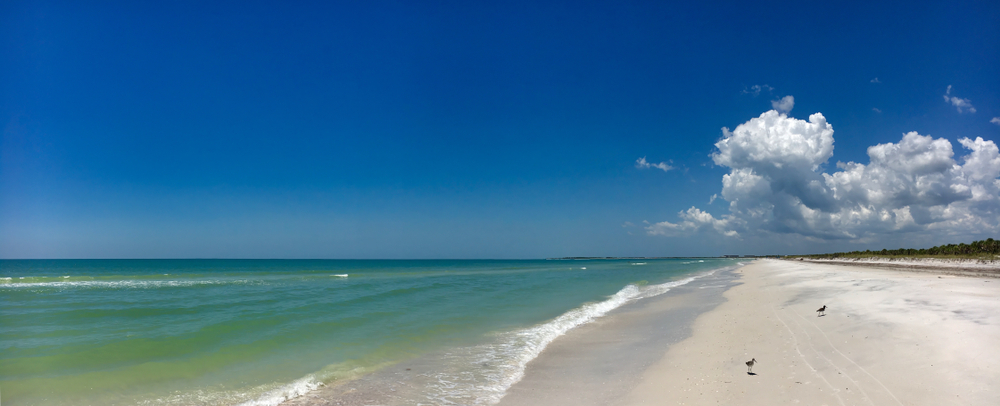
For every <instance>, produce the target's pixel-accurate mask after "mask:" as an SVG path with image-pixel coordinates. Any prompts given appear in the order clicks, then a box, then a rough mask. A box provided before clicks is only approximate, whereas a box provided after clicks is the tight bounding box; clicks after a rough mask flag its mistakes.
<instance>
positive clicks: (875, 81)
mask: <svg viewBox="0 0 1000 406" xmlns="http://www.w3.org/2000/svg"><path fill="white" fill-rule="evenodd" d="M871 82H872V83H882V81H881V80H878V78H875V79H872V80H871Z"/></svg>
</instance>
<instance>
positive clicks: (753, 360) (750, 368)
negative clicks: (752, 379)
mask: <svg viewBox="0 0 1000 406" xmlns="http://www.w3.org/2000/svg"><path fill="white" fill-rule="evenodd" d="M756 363H757V358H750V360H749V361H747V373H748V374H752V373H753V364H756Z"/></svg>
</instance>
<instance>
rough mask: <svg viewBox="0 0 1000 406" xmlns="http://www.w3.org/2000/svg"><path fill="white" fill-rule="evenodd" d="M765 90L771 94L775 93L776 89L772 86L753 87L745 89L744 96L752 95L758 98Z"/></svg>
mask: <svg viewBox="0 0 1000 406" xmlns="http://www.w3.org/2000/svg"><path fill="white" fill-rule="evenodd" d="M763 90H766V91H767V92H768V93H770V92H772V91H774V88H773V87H771V86H768V85H753V86H750V87H749V88H744V89H743V94H750V95H753V97H757V96H759V95H760V92H761V91H763Z"/></svg>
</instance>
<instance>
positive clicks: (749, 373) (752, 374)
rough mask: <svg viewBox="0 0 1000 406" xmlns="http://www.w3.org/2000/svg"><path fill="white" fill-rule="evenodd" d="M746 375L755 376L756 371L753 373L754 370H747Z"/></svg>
mask: <svg viewBox="0 0 1000 406" xmlns="http://www.w3.org/2000/svg"><path fill="white" fill-rule="evenodd" d="M747 375H750V376H757V374H756V373H754V372H747Z"/></svg>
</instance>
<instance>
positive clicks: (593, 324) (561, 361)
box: [280, 264, 738, 406]
mask: <svg viewBox="0 0 1000 406" xmlns="http://www.w3.org/2000/svg"><path fill="white" fill-rule="evenodd" d="M736 266H738V265H736V264H732V265H730V266H725V267H721V268H718V269H715V270H712V271H702V272H698V273H696V274H692V275H689V276H687V277H681V278H679V279H676V280H674V281H670V282H665V283H663V284H658V285H647V286H646V287H645V288H643V289H644V290H641V291H638V292H639V294H638V295H637V296H634V300H633V299H629V301H628V302H626V303H624V304H622V305H620V306H617V307H615V308H613V309H611V310H610V311H607V312H606V313H602V314H601V315H598V316H597V317H594V318H593V319H591V320H588V321H586V322H584V323H582V324H579V325H576V326H575V327H572V328H569V329H568V330H566V331H565V332H564V333H561V334H559V335H558V336H557V337H556V339H554V340H552V341H551V342H547V343H544V344H542V345H544V350H541V351H540V353H538V354H537V356H532V358H531V359H530V360H528V359H525V360H524V362H525V363H526V364H525V365H523V369H522V370H521V372H520V373H519V375H520V377H518V378H517V379H516V380H515V381H512V382H511V383H502V381H504V380H506V379H509V378H508V377H507V375H508V374H510V373H511V372H515V373H516V371H514V370H511V369H509V368H510V366H502V365H501V366H500V368H502V370H501V372H502V375H497V376H492V375H490V376H492V379H496V381H493V383H492V385H497V384H502V385H505V386H504V390H503V391H501V392H500V393H498V395H499V396H496V397H479V396H476V395H475V393H478V392H480V391H478V390H477V392H470V393H467V394H462V393H456V394H453V395H449V396H448V397H447V398H438V397H437V396H438V395H439V392H440V391H437V390H434V389H433V388H437V387H441V386H442V385H445V387H448V388H450V389H449V391H451V392H454V390H455V389H458V388H459V387H460V386H462V385H463V384H464V380H465V379H466V378H467V377H463V378H460V377H459V376H460V375H456V372H459V371H465V372H464V373H463V374H468V375H469V376H472V375H479V374H482V373H483V372H482V371H481V370H480V368H478V367H476V368H472V369H470V368H469V367H470V366H473V365H467V363H463V361H466V362H467V361H468V360H469V359H470V355H471V358H472V359H479V363H480V364H481V365H482V367H484V368H486V369H493V368H494V367H495V366H496V365H493V363H494V362H497V361H500V360H496V359H492V358H489V357H487V358H482V357H481V355H482V354H480V352H481V351H482V348H483V345H477V346H473V347H458V348H450V349H446V350H443V351H438V352H434V353H430V354H425V355H421V356H419V357H416V358H412V359H409V360H405V361H402V362H399V363H394V364H391V365H386V366H385V367H384V368H380V369H379V370H378V371H374V372H372V373H368V374H363V375H362V376H359V377H356V378H354V379H349V380H345V381H340V382H333V383H330V384H325V385H321V386H319V387H318V388H315V389H314V390H311V391H309V392H307V393H304V394H301V395H299V396H294V397H292V398H288V399H286V400H284V401H283V402H281V403H280V404H281V405H282V406H285V405H298V406H319V405H375V404H378V405H407V404H469V405H472V404H477V405H493V404H501V405H517V404H525V402H527V404H531V403H532V399H535V398H537V397H539V396H541V397H545V395H544V394H541V393H539V390H540V389H541V391H543V392H546V393H549V394H551V395H552V396H556V397H561V394H562V393H563V392H564V391H565V390H566V389H567V385H573V384H579V383H581V382H585V383H586V385H584V386H583V388H587V387H591V388H593V387H595V386H594V384H597V385H600V384H601V383H602V382H601V381H602V379H603V375H599V374H595V373H592V372H595V371H598V370H595V369H593V368H588V367H586V366H587V365H589V364H590V363H589V362H587V361H582V358H580V357H579V355H580V354H587V355H588V356H591V357H592V358H591V359H594V358H593V357H597V358H601V357H602V356H603V358H604V359H603V361H602V362H601V365H602V369H600V371H602V374H603V373H605V372H610V375H613V376H617V377H619V378H620V377H622V376H626V375H627V376H630V377H632V378H637V377H638V376H639V374H640V373H641V372H642V371H643V370H645V369H646V367H648V365H649V361H650V358H649V357H648V353H649V352H650V351H658V350H659V349H661V348H663V347H664V346H665V345H668V344H669V343H671V342H677V341H680V340H681V339H683V338H685V337H687V335H688V334H689V331H690V325H691V324H692V323H693V321H694V319H695V318H696V317H697V316H698V315H699V314H701V313H704V312H705V311H707V310H708V309H710V308H711V307H714V306H715V305H717V304H718V302H719V301H721V300H722V291H723V290H724V288H725V287H728V286H731V283H728V284H727V282H726V281H732V280H733V279H734V278H735V277H734V275H732V272H733V271H732V269H733V268H734V267H736ZM706 287H707V288H711V289H705V288H706ZM664 288H666V290H662V291H661V289H664ZM636 289H637V288H636V286H633V285H631V284H630V285H628V286H626V287H625V288H623V289H622V290H621V291H619V292H618V293H617V294H615V295H614V296H612V297H609V298H608V299H606V300H605V301H602V302H597V303H595V302H591V303H589V304H584V305H583V306H581V307H579V308H577V309H573V310H570V311H569V312H567V313H564V314H563V315H561V316H559V317H557V318H556V319H554V320H550V321H549V322H546V323H543V324H541V325H536V326H533V327H526V328H524V329H520V330H516V331H510V332H505V333H501V334H500V335H501V336H507V335H510V334H514V335H517V336H521V335H523V334H524V333H526V332H528V331H529V330H531V331H534V330H538V329H545V330H548V329H552V328H553V327H556V326H555V324H553V323H556V324H558V323H557V322H558V321H559V320H561V319H563V318H566V317H568V316H571V315H573V314H576V313H579V312H581V311H588V310H587V309H591V308H594V306H597V307H603V306H605V305H607V304H608V303H609V302H612V301H615V300H617V299H616V297H618V296H620V295H622V294H623V293H625V292H632V291H635V290H636ZM647 295H649V296H647ZM694 296H697V297H698V298H700V299H695V298H693V297H694ZM665 313H666V314H667V316H666V317H667V318H672V320H673V322H670V323H668V324H667V325H666V327H667V328H668V330H670V332H671V334H670V335H662V334H656V330H658V329H659V327H658V325H657V324H656V323H655V321H657V320H660V321H663V320H664V314H665ZM678 323H679V324H678ZM674 327H678V328H676V329H675V328H674ZM674 332H682V333H683V334H682V335H676V334H673V333H674ZM498 337H499V336H498ZM484 345H495V344H484ZM635 348H644V349H645V350H643V351H637V350H635ZM452 361H454V362H452ZM581 361H582V363H581ZM567 362H569V363H574V362H576V363H577V365H578V366H580V368H573V367H571V368H569V369H566V368H563V367H562V366H564V365H565V364H566V363H567ZM612 364H613V365H612ZM553 366H555V368H556V369H559V368H563V369H561V371H563V372H566V371H577V372H580V373H579V374H576V375H573V376H572V378H570V377H569V376H566V375H565V374H557V375H553V374H552V373H550V372H551V369H550V368H551V367H553ZM547 368H549V369H547ZM609 368H610V369H612V370H613V371H610V370H609ZM634 380H635V379H631V380H627V382H626V381H624V380H621V379H619V381H621V382H620V383H625V384H628V383H629V382H633V381H634ZM506 385H509V386H506ZM605 389H606V387H605ZM628 389H631V385H624V386H623V385H619V386H618V387H617V389H616V390H615V393H617V394H618V395H619V396H617V397H620V395H623V394H624V393H626V392H627V390H628ZM581 390H582V389H581V388H580V387H577V388H576V389H575V390H573V392H574V393H577V394H579V393H581ZM463 392H464V390H463ZM526 393H527V394H528V396H527V397H523V396H519V395H518V394H526ZM512 394H514V395H513V396H512ZM546 404H547V405H551V404H552V403H551V402H546ZM573 404H574V405H579V404H580V403H579V402H574V403H573ZM594 404H601V403H594Z"/></svg>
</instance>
